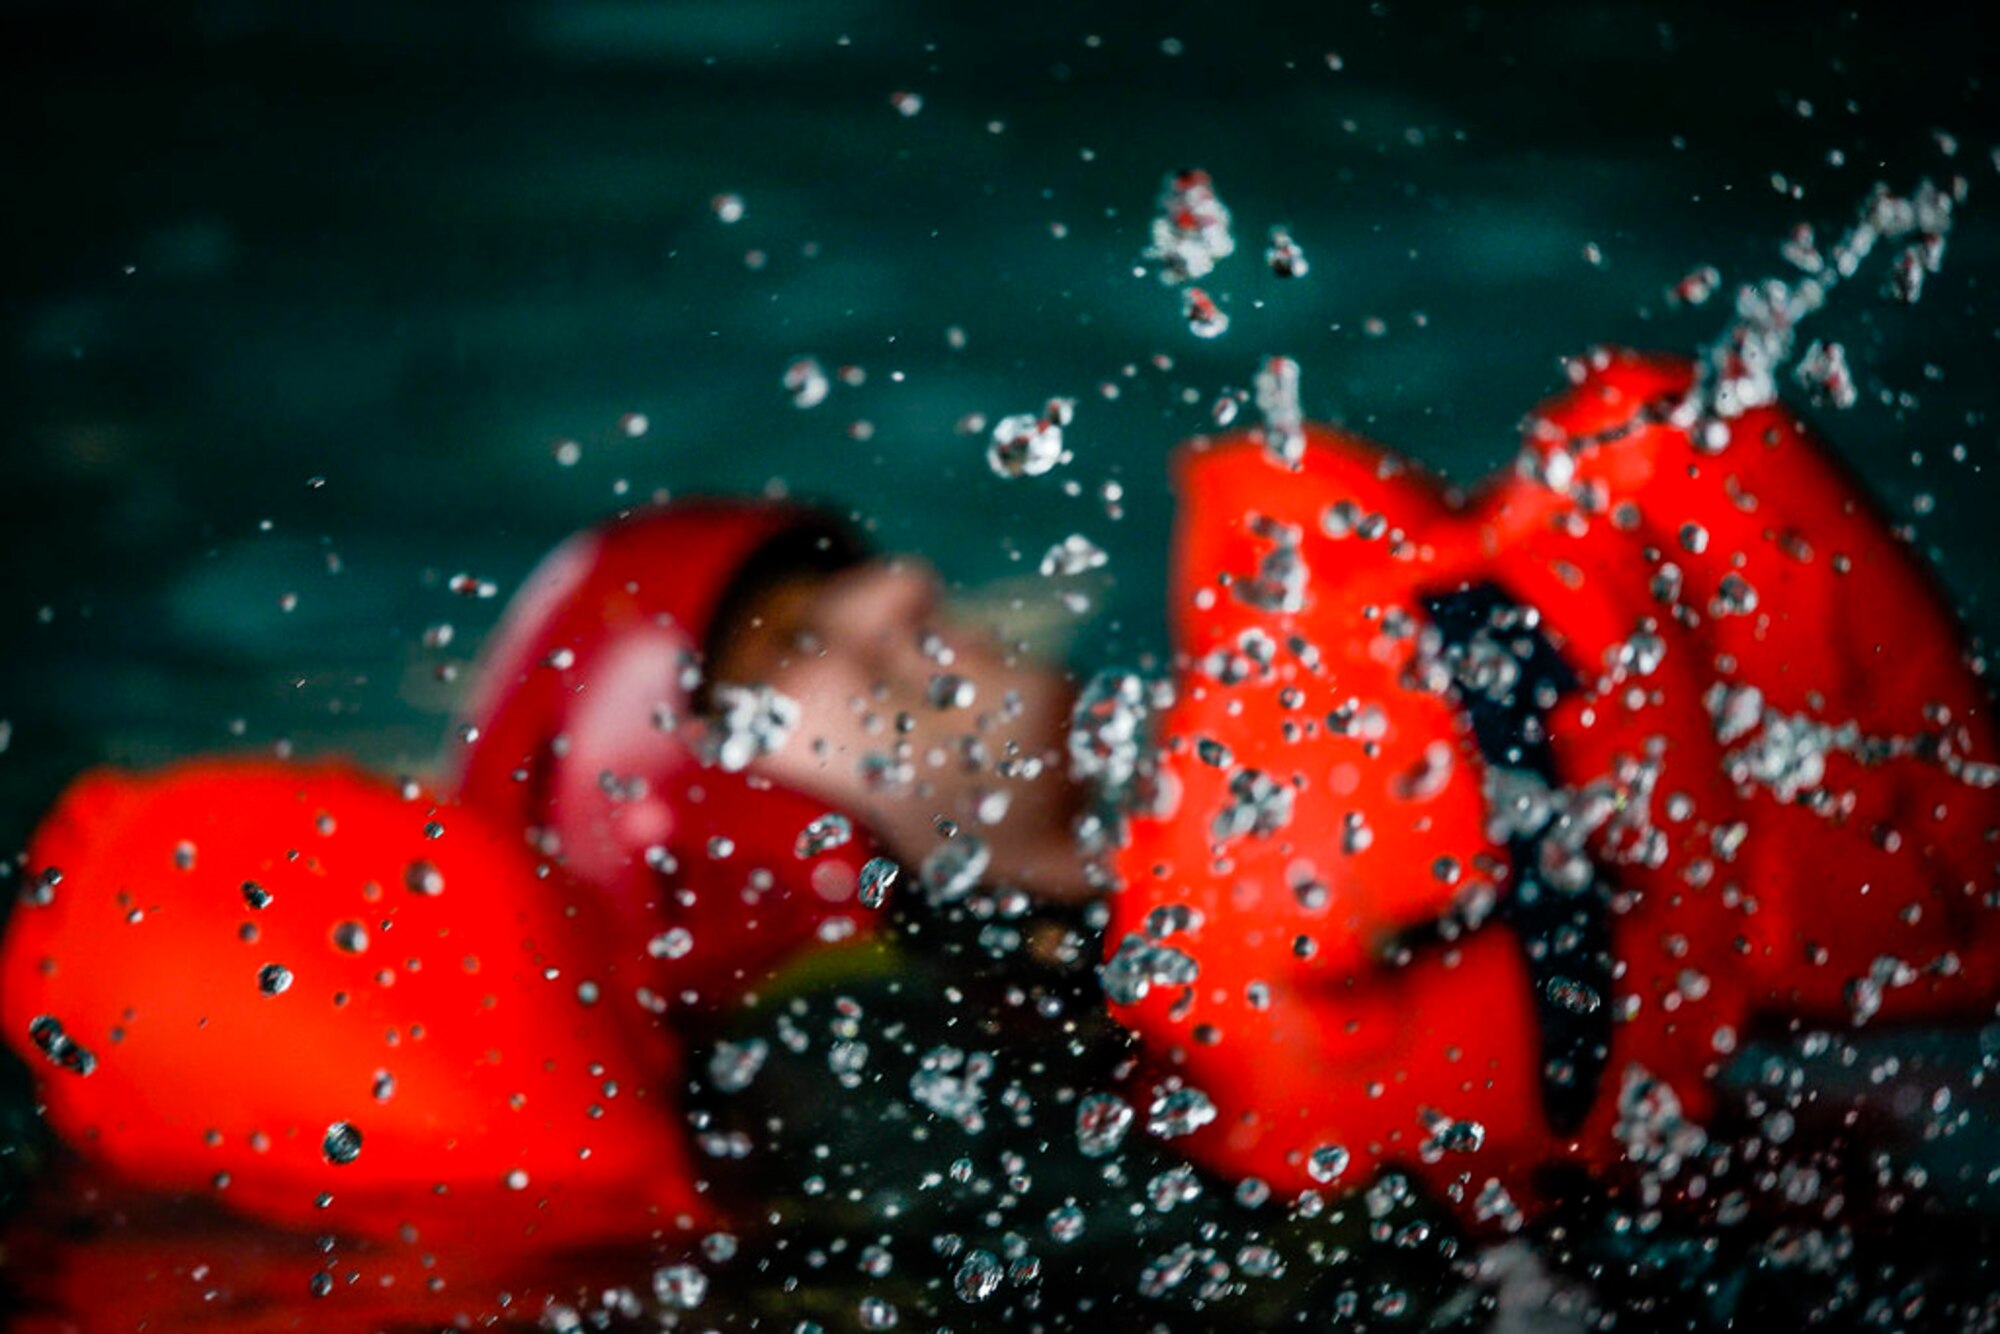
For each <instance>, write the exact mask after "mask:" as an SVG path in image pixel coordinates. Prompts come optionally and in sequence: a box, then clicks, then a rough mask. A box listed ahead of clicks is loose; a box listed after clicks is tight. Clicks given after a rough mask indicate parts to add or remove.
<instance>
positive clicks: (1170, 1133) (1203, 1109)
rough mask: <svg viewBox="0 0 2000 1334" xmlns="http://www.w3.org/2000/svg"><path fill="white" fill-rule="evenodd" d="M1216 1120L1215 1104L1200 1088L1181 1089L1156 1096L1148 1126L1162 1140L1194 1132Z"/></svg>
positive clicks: (1148, 1117)
mask: <svg viewBox="0 0 2000 1334" xmlns="http://www.w3.org/2000/svg"><path fill="white" fill-rule="evenodd" d="M1214 1119H1215V1104H1214V1103H1212V1102H1210V1101H1209V1100H1208V1095H1207V1094H1206V1093H1203V1092H1202V1091H1201V1090H1200V1089H1192V1088H1179V1089H1174V1090H1173V1091H1172V1092H1170V1093H1165V1094H1162V1095H1161V1096H1160V1097H1157V1098H1155V1099H1153V1105H1152V1106H1151V1107H1150V1108H1148V1109H1147V1113H1146V1129H1147V1130H1149V1131H1151V1132H1152V1133H1153V1134H1155V1135H1158V1136H1159V1137H1160V1138H1161V1139H1174V1138H1176V1137H1178V1136H1181V1135H1191V1134H1193V1133H1194V1132H1195V1131H1197V1130H1199V1129H1201V1128H1202V1127H1203V1126H1205V1125H1207V1124H1208V1123H1209V1122H1211V1121H1213V1120H1214Z"/></svg>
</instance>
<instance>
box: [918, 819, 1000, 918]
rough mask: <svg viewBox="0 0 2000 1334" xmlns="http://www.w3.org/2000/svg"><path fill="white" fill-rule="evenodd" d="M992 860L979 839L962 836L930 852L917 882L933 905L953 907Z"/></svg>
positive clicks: (991, 856)
mask: <svg viewBox="0 0 2000 1334" xmlns="http://www.w3.org/2000/svg"><path fill="white" fill-rule="evenodd" d="M992 860H993V854H992V853H991V852H990V851H989V850H988V849H987V847H986V844H985V842H984V841H983V840H982V839H979V838H977V837H975V836H973V835H971V834H962V835H960V836H959V837H957V838H954V839H951V840H950V841H948V842H946V843H943V844H940V845H939V846H938V847H936V848H934V849H932V851H931V854H930V855H929V856H928V857H925V858H924V864H923V866H922V867H921V868H919V870H918V875H917V878H918V879H919V880H920V881H921V882H922V883H923V886H924V890H925V892H926V893H928V894H929V895H930V899H931V902H932V903H952V902H955V901H957V900H959V899H962V898H964V897H965V896H966V895H967V894H970V893H971V892H972V890H973V887H974V886H975V885H977V884H978V883H979V877H980V876H982V875H984V874H986V867H987V865H988V863H990V862H991V861H992Z"/></svg>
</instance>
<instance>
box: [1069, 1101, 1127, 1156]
mask: <svg viewBox="0 0 2000 1334" xmlns="http://www.w3.org/2000/svg"><path fill="white" fill-rule="evenodd" d="M1132 1120H1133V1116H1132V1108H1131V1107H1130V1105H1128V1104H1127V1103H1126V1101H1125V1100H1124V1099H1123V1098H1120V1097H1118V1096H1117V1095H1116V1094H1111V1093H1093V1094H1091V1095H1090V1096H1089V1097H1087V1098H1085V1099H1084V1100H1083V1101H1082V1102H1079V1103H1078V1104H1077V1106H1076V1145H1077V1148H1078V1149H1080V1150H1081V1151H1082V1152H1083V1156H1084V1157H1086V1158H1104V1157H1108V1156H1109V1155H1111V1154H1113V1153H1116V1152H1117V1151H1118V1146H1119V1145H1120V1144H1122V1143H1124V1141H1125V1132H1126V1131H1128V1130H1130V1129H1131V1128H1132Z"/></svg>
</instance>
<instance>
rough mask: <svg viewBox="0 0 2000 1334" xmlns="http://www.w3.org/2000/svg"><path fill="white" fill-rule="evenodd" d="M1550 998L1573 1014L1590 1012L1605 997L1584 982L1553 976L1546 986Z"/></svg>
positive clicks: (1602, 1001)
mask: <svg viewBox="0 0 2000 1334" xmlns="http://www.w3.org/2000/svg"><path fill="white" fill-rule="evenodd" d="M1544 990H1545V991H1546V992H1547V993H1548V998H1549V999H1550V1000H1552V1001H1554V1002H1555V1003H1556V1004H1557V1005H1559V1006H1561V1007H1562V1008H1563V1009H1565V1010H1568V1011H1569V1012H1570V1013H1572V1014H1590V1013H1591V1012H1593V1011H1594V1010H1596V1009H1597V1007H1598V1006H1600V1005H1602V1004H1603V1003H1604V998H1603V997H1601V996H1599V995H1598V994H1597V992H1596V991H1594V990H1592V989H1591V988H1590V987H1587V986H1585V985H1584V984H1583V983H1581V982H1578V981H1575V980H1574V979H1571V978H1567V977H1552V978H1550V979H1549V980H1548V985H1547V986H1546V987H1545V988H1544Z"/></svg>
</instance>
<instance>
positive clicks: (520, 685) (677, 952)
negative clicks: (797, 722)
mask: <svg viewBox="0 0 2000 1334" xmlns="http://www.w3.org/2000/svg"><path fill="white" fill-rule="evenodd" d="M855 556H856V552H855V550H854V548H853V546H852V543H851V539H849V538H848V537H847V536H846V535H845V533H844V532H843V531H842V530H841V529H839V528H838V527H836V526H834V525H833V524H831V523H829V522H828V521H827V520H826V519H824V518H822V517H820V516H818V515H816V514H813V513H812V512H811V511H808V510H804V509H800V508H797V507H794V506H789V505H778V504H759V503H749V502H731V501H682V502H676V503H674V504H671V505H666V506H661V507H656V508H653V509H647V510H640V511H637V512H635V513H633V514H631V515H629V516H627V517H625V518H622V519H619V520H617V521H615V522H612V523H609V524H606V525H604V526H602V527H600V528H597V529H593V530H590V531H587V532H584V533H580V534H578V535H577V536H575V537H573V538H571V539H570V540H569V541H567V542H565V543H564V544H563V545H562V546H560V547H558V548H557V549H556V550H555V551H554V552H552V553H551V554H550V555H549V556H548V557H547V558H545V559H544V560H543V562H542V564H541V565H540V567H539V568H537V569H536V570H535V572H534V573H533V574H532V575H530V576H529V578H528V580H527V582H526V584H525V585H524V586H523V587H522V589H521V591H520V593H519V594H518V595H517V596H516V597H515V599H514V602H513V604H512V606H511V607H510V608H509V610H508V613H507V615H506V618H505V619H504V620H503V622H502V623H501V626H500V628H499V629H498V630H497V631H495V633H494V636H493V639H492V642H491V643H490V644H489V646H488V647H487V649H486V652H485V654H484V656H483V658H482V661H481V664H480V668H479V686H478V691H477V694H476V696H475V698H474V700H473V702H472V705H471V708H470V709H469V710H468V713H467V724H466V727H467V731H466V735H467V736H468V737H469V738H470V740H469V742H468V743H467V747H466V750H465V753H464V756H463V758H462V767H461V771H460V776H459V780H458V790H459V794H460V796H461V798H462V799H463V800H464V801H465V802H466V803H467V804H468V805H471V806H474V807H476V808H478V809H479V810H480V811H482V812H483V813H484V814H486V815H488V816H489V817H491V818H492V819H494V820H495V821H497V822H500V823H502V824H504V825H507V826H509V827H511V828H514V829H518V830H522V831H525V832H527V833H528V834H530V835H532V837H533V840H534V842H535V844H536V846H537V848H538V850H539V851H540V852H542V853H543V854H544V855H546V856H548V857H550V858H552V859H554V860H556V861H558V862H560V863H561V864H562V865H563V866H564V867H565V868H566V869H567V871H568V872H569V873H570V875H572V876H573V877H574V878H575V879H576V880H577V881H578V882H579V883H581V884H584V885H586V886H588V887H589V888H590V889H591V890H592V891H594V893H595V894H596V895H597V896H598V898H599V900H600V902H601V904H602V906H603V909H604V910H605V911H606V912H608V913H609V914H610V915H612V916H613V917H614V918H615V920H617V921H618V922H619V923H620V924H621V926H622V928H623V929H622V932H621V934H620V935H619V936H618V938H617V940H616V941H615V942H614V946H615V949H616V954H615V958H616V962H617V966H618V967H619V968H620V969H622V970H624V971H625V973H626V975H627V976H631V977H635V978H638V979H639V980H641V981H642V982H644V983H645V984H647V985H648V986H649V987H650V988H651V990H652V991H653V992H654V993H655V994H656V996H657V997H658V998H659V1000H660V1003H661V1004H662V1005H663V1006H664V1004H665V1003H666V1002H667V1000H668V998H671V999H672V1001H673V1003H675V1004H682V1003H688V1002H693V1003H698V1004H703V1005H708V1006H714V1005H717V1004H720V1003H723V1002H726V1001H728V1000H731V999H734V998H735V997H737V996H739V995H740V994H742V993H744V992H746V991H749V990H754V988H755V987H756V986H757V984H758V983H760V982H761V981H762V980H763V979H764V978H765V977H766V976H768V975H769V973H770V972H771V971H772V970H773V969H774V968H776V967H777V966H778V965H779V964H780V963H782V962H783V961H784V960H785V959H786V958H788V957H790V956H791V955H793V954H795V953H796V952H798V951H799V950H801V949H805V948H808V947H810V946H812V945H813V944H814V943H815V942H816V941H823V940H836V939H844V938H847V937H850V936H853V935H855V934H858V933H859V932H861V931H864V930H866V929H867V917H868V915H867V914H866V913H862V912H858V911H856V907H857V905H856V889H857V885H858V881H859V876H860V870H861V867H862V865H863V864H864V863H865V862H866V861H867V860H868V858H869V857H870V856H871V855H872V853H873V851H874V849H873V844H872V843H871V841H870V840H869V838H868V837H867V835H866V833H865V832H864V831H863V830H861V829H860V828H859V826H858V825H856V824H853V823H851V822H849V821H847V818H846V817H845V816H843V815H841V814H840V813H838V812H830V811H829V810H828V807H827V804H826V802H825V801H823V800H820V799H818V798H814V797H810V796H807V795H804V794H801V793H796V792H792V791H788V790H786V789H784V788H782V787H779V786H777V785H774V784H773V783H771V782H769V781H768V780H765V779H761V778H758V777H755V776H753V775H752V774H751V773H749V772H746V771H745V769H746V766H747V764H748V762H749V761H750V760H752V759H754V758H755V756H756V754H757V753H758V747H759V746H760V745H764V744H774V743H775V741H776V738H775V737H774V736H772V735H770V734H768V733H765V732H762V731H760V729H763V728H766V727H770V726H780V724H781V720H778V719H774V718H769V717H757V716H751V717H746V718H738V719H736V720H734V726H735V731H734V732H733V733H732V732H731V731H730V730H729V729H730V726H731V721H730V720H729V719H728V717H727V715H728V714H729V713H731V712H732V710H731V709H728V708H724V707H721V705H720V703H719V702H718V701H717V700H716V699H715V698H714V696H713V694H712V691H713V689H714V683H712V682H710V681H709V680H708V679H707V677H706V675H705V671H704V659H705V654H706V653H707V651H708V649H709V648H710V642H709V641H710V639H711V638H712V636H713V634H714V633H715V632H716V630H717V628H718V626H719V624H720V622H721V621H722V620H724V619H725V618H726V617H727V616H728V615H729V614H730V612H731V611H732V609H733V608H732V605H731V604H732V603H733V602H735V601H736V600H738V599H740V598H741V597H742V596H744V595H745V593H746V592H747V591H749V590H750V589H752V588H754V587H755V586H756V585H757V583H758V581H759V579H760V578H762V577H764V576H766V575H779V574H782V573H783V572H786V571H792V570H799V569H809V568H820V569H831V568H835V567H837V566H839V565H842V564H845V563H847V562H850V561H852V560H853V559H855ZM735 703H736V709H735V710H733V711H735V712H745V713H749V714H752V715H755V714H757V713H759V712H760V711H762V710H766V709H774V708H782V707H784V702H783V701H777V702H773V701H769V700H764V699H760V698H759V697H757V696H756V695H755V694H754V693H745V694H742V695H740V696H738V697H737V699H736V701H735ZM829 816H832V817H833V819H832V821H830V822H828V821H827V817H829ZM821 822H825V823H821ZM816 824H817V825H818V829H819V830H822V831H837V832H831V833H828V834H826V835H824V836H822V835H817V834H809V833H808V829H809V828H810V827H813V826H815V825H816Z"/></svg>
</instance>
